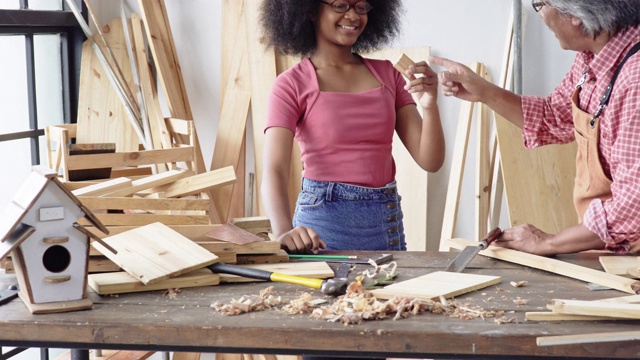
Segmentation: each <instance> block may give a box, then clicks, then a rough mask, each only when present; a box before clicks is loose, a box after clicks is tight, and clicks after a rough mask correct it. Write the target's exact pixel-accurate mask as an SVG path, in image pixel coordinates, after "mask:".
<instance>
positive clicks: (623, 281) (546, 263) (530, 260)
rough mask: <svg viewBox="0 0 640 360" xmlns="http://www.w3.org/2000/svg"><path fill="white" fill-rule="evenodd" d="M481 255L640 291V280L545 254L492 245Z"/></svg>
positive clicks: (460, 244) (458, 242)
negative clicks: (540, 254) (548, 256)
mask: <svg viewBox="0 0 640 360" xmlns="http://www.w3.org/2000/svg"><path fill="white" fill-rule="evenodd" d="M447 243H448V245H450V246H451V247H453V248H455V249H463V248H465V247H466V246H468V245H474V244H476V242H475V241H471V240H465V239H459V238H456V239H449V240H447ZM480 255H483V256H487V257H491V258H495V259H500V260H504V261H508V262H512V263H516V264H520V265H524V266H529V267H532V268H535V269H540V270H545V271H549V272H552V273H554V274H559V275H564V276H567V277H570V278H573V279H578V280H582V281H587V282H592V283H595V284H598V285H603V286H607V287H610V288H612V289H617V290H620V291H624V292H627V293H631V294H636V293H638V292H640V281H635V280H633V279H628V278H624V277H622V276H617V275H612V274H607V273H606V272H604V271H599V270H594V269H590V268H586V267H584V266H579V265H575V264H571V263H568V262H564V261H561V260H556V259H552V258H547V257H544V256H539V255H533V254H528V253H525V252H521V251H516V250H511V249H507V248H501V247H497V246H490V247H489V248H487V249H486V250H482V251H480Z"/></svg>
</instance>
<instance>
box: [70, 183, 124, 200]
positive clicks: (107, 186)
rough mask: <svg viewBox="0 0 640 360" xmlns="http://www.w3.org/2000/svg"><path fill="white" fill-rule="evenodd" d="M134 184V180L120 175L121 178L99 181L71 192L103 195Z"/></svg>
mask: <svg viewBox="0 0 640 360" xmlns="http://www.w3.org/2000/svg"><path fill="white" fill-rule="evenodd" d="M65 185H66V184H65ZM132 185H133V182H132V181H131V179H129V178H125V177H119V178H115V179H111V180H107V181H103V182H99V183H96V184H93V185H89V186H85V187H83V188H80V189H76V190H72V191H71V193H72V194H73V195H75V196H78V197H81V196H101V195H104V194H108V193H110V192H114V191H116V190H122V189H126V188H129V187H131V186H132ZM83 201H84V200H83Z"/></svg>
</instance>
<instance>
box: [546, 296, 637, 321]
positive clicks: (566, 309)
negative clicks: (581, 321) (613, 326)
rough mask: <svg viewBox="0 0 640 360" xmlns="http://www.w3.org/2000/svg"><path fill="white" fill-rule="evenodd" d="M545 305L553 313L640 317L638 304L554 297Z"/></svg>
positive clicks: (626, 317)
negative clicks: (551, 301) (549, 303)
mask: <svg viewBox="0 0 640 360" xmlns="http://www.w3.org/2000/svg"><path fill="white" fill-rule="evenodd" d="M547 307H548V308H549V310H552V311H553V312H554V313H560V314H575V315H590V316H605V317H613V318H624V319H640V304H626V303H615V302H607V301H584V300H567V299H555V300H554V301H553V304H551V305H548V306H547Z"/></svg>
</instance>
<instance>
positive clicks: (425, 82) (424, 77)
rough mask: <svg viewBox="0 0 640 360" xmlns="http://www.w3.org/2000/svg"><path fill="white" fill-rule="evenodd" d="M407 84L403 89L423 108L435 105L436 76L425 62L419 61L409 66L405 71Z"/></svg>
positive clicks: (436, 91) (436, 98)
mask: <svg viewBox="0 0 640 360" xmlns="http://www.w3.org/2000/svg"><path fill="white" fill-rule="evenodd" d="M406 74H407V76H408V77H409V84H407V85H406V86H405V87H404V88H405V89H406V90H407V91H409V92H410V93H412V94H415V96H416V98H417V99H418V101H419V102H420V105H421V106H422V107H423V108H429V107H432V106H436V105H437V100H438V74H436V72H435V71H433V70H432V69H431V67H430V66H429V64H427V62H426V61H420V62H417V63H415V64H412V65H409V68H407V71H406Z"/></svg>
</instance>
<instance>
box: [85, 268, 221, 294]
mask: <svg viewBox="0 0 640 360" xmlns="http://www.w3.org/2000/svg"><path fill="white" fill-rule="evenodd" d="M219 283H220V275H218V274H213V273H212V272H211V270H209V269H198V270H195V271H192V272H189V273H186V274H182V275H179V276H176V277H173V278H170V279H165V280H162V281H159V282H157V283H155V284H150V285H144V284H143V283H141V282H140V281H139V280H138V279H136V278H134V277H133V276H131V275H130V274H129V273H127V272H126V271H119V272H110V273H101V274H89V286H90V287H91V288H92V289H93V290H94V291H95V292H96V293H98V294H100V295H107V294H124V293H132V292H144V291H154V290H166V289H172V288H189V287H198V286H210V285H218V284H219Z"/></svg>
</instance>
